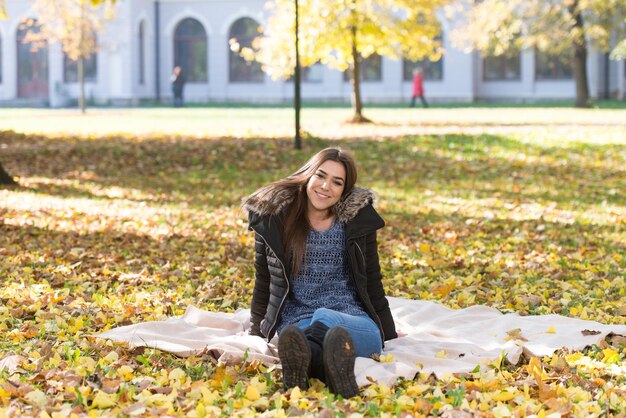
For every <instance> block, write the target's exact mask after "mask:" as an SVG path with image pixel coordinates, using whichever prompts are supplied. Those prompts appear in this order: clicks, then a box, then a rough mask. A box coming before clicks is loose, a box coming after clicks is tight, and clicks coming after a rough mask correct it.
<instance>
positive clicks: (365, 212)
mask: <svg viewBox="0 0 626 418" xmlns="http://www.w3.org/2000/svg"><path fill="white" fill-rule="evenodd" d="M294 198H295V192H293V191H289V190H286V189H285V190H281V191H278V192H276V193H272V194H271V195H269V196H268V194H265V195H263V198H262V199H249V198H248V199H246V203H245V205H244V209H246V210H247V211H248V218H249V221H250V226H249V229H252V230H254V231H256V232H258V233H259V234H261V235H262V236H263V237H264V239H266V240H268V241H269V240H272V241H275V242H274V243H271V242H267V244H268V245H270V246H271V247H272V249H274V251H275V252H278V251H280V252H282V239H281V235H282V234H281V233H275V232H281V231H282V217H283V216H282V215H283V212H284V210H285V208H287V206H288V205H289V204H290V203H291V202H293V199H294ZM374 200H375V195H374V192H372V191H371V190H369V189H365V188H363V187H359V186H355V187H353V188H352V190H351V191H350V192H349V193H348V194H346V195H345V196H343V197H342V198H341V199H340V200H339V202H337V204H336V205H335V211H336V214H337V218H338V219H339V220H340V221H341V222H342V223H344V224H345V225H346V238H347V239H350V238H355V237H357V236H361V235H367V234H369V233H371V232H374V231H376V230H377V229H380V228H382V227H383V226H385V222H384V221H383V219H382V218H381V217H380V216H379V215H378V213H377V212H376V210H375V209H374V207H373V206H372V204H373V203H374ZM275 236H277V237H278V241H276V240H275V239H274V238H270V237H275ZM276 244H279V245H277V246H276ZM279 248H280V250H279Z"/></svg>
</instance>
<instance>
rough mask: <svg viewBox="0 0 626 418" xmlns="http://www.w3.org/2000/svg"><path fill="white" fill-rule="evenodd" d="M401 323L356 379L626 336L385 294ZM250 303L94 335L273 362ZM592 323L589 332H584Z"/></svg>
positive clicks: (624, 331) (470, 364) (547, 318)
mask: <svg viewBox="0 0 626 418" xmlns="http://www.w3.org/2000/svg"><path fill="white" fill-rule="evenodd" d="M389 303H390V306H391V312H392V314H393V317H394V320H395V322H396V327H397V328H398V330H399V331H400V332H402V333H404V334H406V336H402V337H400V338H397V339H394V340H391V341H388V342H386V343H385V350H384V352H383V354H391V355H392V356H393V361H391V362H382V363H381V362H377V361H374V360H372V359H368V358H362V357H359V358H357V361H356V365H355V373H356V376H357V382H358V383H359V385H360V386H365V385H367V384H369V383H370V380H369V379H368V377H369V378H370V379H373V380H376V381H378V382H381V383H386V384H388V385H391V384H393V382H395V381H396V379H398V378H399V377H404V378H407V379H412V378H413V377H414V376H415V374H416V373H417V372H420V371H423V372H426V373H434V374H435V375H437V376H441V375H442V374H445V373H463V372H469V371H471V370H473V369H474V368H476V366H477V365H479V364H484V363H489V362H492V361H493V360H495V359H497V358H499V357H500V356H501V355H502V353H503V352H505V353H506V357H507V359H508V360H509V361H510V362H511V363H513V364H515V363H517V361H518V360H519V358H520V355H521V354H522V352H523V351H524V350H525V351H526V352H527V353H528V354H529V355H536V356H544V355H550V354H552V353H553V352H554V351H556V350H558V349H560V348H563V347H567V348H569V349H570V350H581V349H583V348H584V347H586V346H590V345H593V344H598V343H599V342H600V341H601V340H602V339H604V338H605V337H606V336H607V335H608V334H611V333H613V334H618V335H623V336H626V325H604V324H601V323H598V322H594V321H584V320H580V319H574V318H568V317H564V316H560V315H540V316H519V315H517V314H502V313H500V312H499V311H498V310H496V309H493V308H489V307H486V306H472V307H469V308H465V309H460V310H453V309H449V308H446V307H445V306H442V305H440V304H437V303H435V302H430V301H423V300H407V299H399V298H389ZM249 325H250V311H249V310H247V309H246V310H240V311H238V312H236V313H221V312H206V311H202V310H200V309H197V308H195V307H193V306H192V307H189V308H188V309H187V311H186V312H185V314H184V315H183V316H181V317H176V318H170V319H167V320H165V321H154V322H144V323H139V324H135V325H129V326H124V327H119V328H115V329H111V330H109V331H106V332H103V333H101V334H99V335H97V337H100V338H108V339H111V340H113V341H125V342H128V343H130V344H131V345H134V346H145V347H152V348H157V349H160V350H163V351H168V352H171V353H174V354H176V355H179V356H189V355H191V354H193V353H199V352H202V351H205V352H206V351H208V352H210V353H212V354H213V355H214V356H215V357H216V358H218V359H219V360H220V361H222V362H240V361H242V360H243V357H244V353H245V352H246V351H247V353H248V354H247V356H248V359H259V360H261V361H263V362H264V363H267V364H271V363H276V362H278V357H277V351H276V345H275V342H276V341H275V340H273V341H272V343H270V344H268V343H267V342H265V341H264V340H263V339H262V338H260V337H255V336H251V335H248V330H249ZM589 331H591V332H589Z"/></svg>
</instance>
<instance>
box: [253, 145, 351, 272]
mask: <svg viewBox="0 0 626 418" xmlns="http://www.w3.org/2000/svg"><path fill="white" fill-rule="evenodd" d="M326 161H336V162H338V163H341V164H343V167H344V168H345V170H346V178H345V183H344V188H343V192H342V194H341V197H342V198H343V197H344V196H345V195H347V194H348V193H349V192H350V191H351V190H352V188H353V187H354V184H355V183H356V180H357V168H356V163H355V161H354V158H352V156H351V155H350V154H348V153H346V152H345V151H343V150H341V149H340V148H334V147H331V148H326V149H323V150H321V151H320V152H318V153H317V154H315V155H313V156H312V157H311V158H310V159H309V161H307V162H306V164H304V165H303V166H302V167H300V168H299V169H298V170H296V171H295V172H294V173H293V174H291V175H290V176H288V177H285V178H284V179H281V180H278V181H276V182H274V183H271V184H269V185H267V186H265V187H262V188H261V189H259V190H257V191H256V192H254V193H253V194H252V195H251V196H250V197H249V198H248V200H255V201H263V202H265V204H266V205H267V204H268V203H267V202H269V201H270V200H269V199H268V197H271V196H273V195H275V194H279V193H280V194H283V193H284V192H288V193H287V194H288V195H289V196H294V199H293V201H292V202H291V203H290V204H289V205H288V206H287V207H286V211H285V217H284V220H283V222H284V229H283V236H282V238H283V245H284V250H285V254H286V255H287V257H288V259H289V264H290V267H291V275H292V277H295V275H296V274H298V272H299V271H300V267H301V266H302V262H303V261H304V254H305V251H306V248H305V247H306V237H307V235H308V233H309V230H310V229H311V225H310V223H309V218H308V216H307V208H308V205H307V203H308V197H307V194H306V186H307V183H308V182H309V179H310V178H311V177H312V176H313V175H314V174H315V172H316V171H317V169H318V168H319V167H320V166H321V165H322V164H324V163H325V162H326ZM274 205H275V207H267V206H266V208H265V209H266V210H268V211H269V212H274V211H275V210H276V209H277V207H278V206H279V205H280V202H275V203H274ZM330 210H331V211H334V210H335V207H332V208H331V209H330Z"/></svg>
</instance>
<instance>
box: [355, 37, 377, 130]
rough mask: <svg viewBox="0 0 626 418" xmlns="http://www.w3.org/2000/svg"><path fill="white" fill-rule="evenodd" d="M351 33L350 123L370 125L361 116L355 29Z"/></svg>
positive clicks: (358, 60)
mask: <svg viewBox="0 0 626 418" xmlns="http://www.w3.org/2000/svg"><path fill="white" fill-rule="evenodd" d="M351 32H352V107H353V109H354V115H353V116H352V119H351V120H350V122H352V123H371V122H372V121H371V120H369V119H367V118H366V117H365V116H363V101H362V100H361V56H360V54H359V51H358V48H357V42H356V27H355V26H353V27H352V29H351Z"/></svg>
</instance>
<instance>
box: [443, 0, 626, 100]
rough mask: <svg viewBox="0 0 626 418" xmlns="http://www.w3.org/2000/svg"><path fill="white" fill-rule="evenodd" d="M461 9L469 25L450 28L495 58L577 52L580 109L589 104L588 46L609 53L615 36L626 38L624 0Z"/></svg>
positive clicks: (459, 39)
mask: <svg viewBox="0 0 626 418" xmlns="http://www.w3.org/2000/svg"><path fill="white" fill-rule="evenodd" d="M461 11H462V13H463V14H464V15H463V16H459V17H458V18H459V19H462V20H463V21H464V22H465V23H463V24H461V25H458V26H457V27H456V28H455V29H454V30H453V31H452V41H453V43H454V44H456V45H457V46H459V47H461V48H467V49H478V50H480V51H482V52H484V53H487V54H492V55H496V56H498V55H502V54H505V53H506V52H507V51H511V50H522V49H526V48H535V50H536V51H541V52H546V53H550V54H560V53H564V52H567V51H572V50H573V57H572V60H573V61H572V69H573V76H574V80H575V83H576V107H589V106H590V104H591V103H590V99H589V82H588V78H587V52H588V48H589V46H593V47H594V48H596V49H597V50H600V51H604V52H607V51H608V50H609V42H610V41H611V38H612V37H618V39H621V38H622V37H623V34H624V29H625V28H624V16H625V13H626V0H549V1H548V0H483V1H480V2H479V1H475V2H473V4H471V5H470V6H469V10H467V9H462V10H461Z"/></svg>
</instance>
